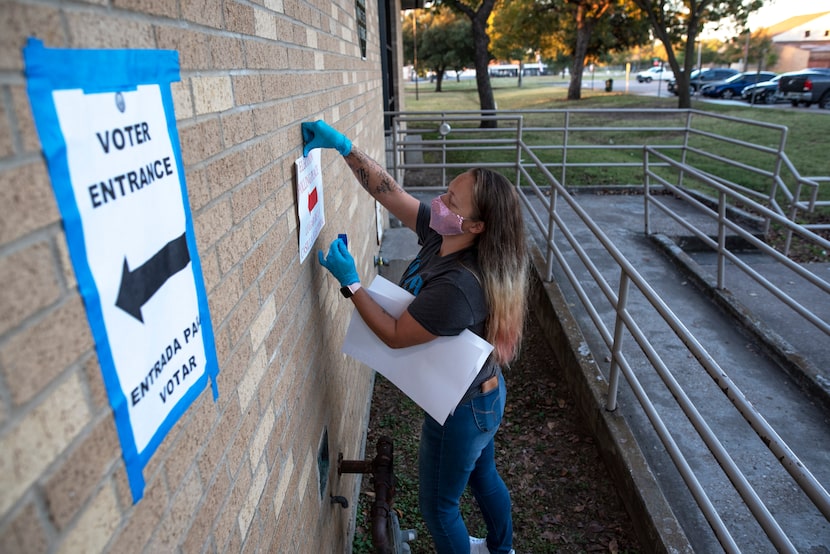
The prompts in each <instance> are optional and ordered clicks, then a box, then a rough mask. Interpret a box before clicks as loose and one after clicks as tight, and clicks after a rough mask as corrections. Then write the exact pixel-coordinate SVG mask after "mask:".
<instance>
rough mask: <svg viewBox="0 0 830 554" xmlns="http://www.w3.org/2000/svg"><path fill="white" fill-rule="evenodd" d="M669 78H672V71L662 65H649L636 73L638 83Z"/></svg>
mask: <svg viewBox="0 0 830 554" xmlns="http://www.w3.org/2000/svg"><path fill="white" fill-rule="evenodd" d="M670 79H674V73H672V70H671V69H663V68H662V67H649V68H648V69H646V70H645V71H641V72H639V73H637V82H638V83H650V82H652V81H668V80H670Z"/></svg>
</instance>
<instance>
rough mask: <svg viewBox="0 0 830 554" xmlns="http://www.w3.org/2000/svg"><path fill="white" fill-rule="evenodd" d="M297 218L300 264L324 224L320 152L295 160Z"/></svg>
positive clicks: (324, 212)
mask: <svg viewBox="0 0 830 554" xmlns="http://www.w3.org/2000/svg"><path fill="white" fill-rule="evenodd" d="M294 165H295V166H296V167H297V216H298V218H299V220H300V263H302V262H303V261H304V260H305V259H306V256H308V253H309V252H311V249H312V247H313V246H314V241H316V240H317V237H318V236H320V231H321V230H322V229H323V225H325V224H326V210H325V205H324V202H323V172H322V168H321V167H320V150H319V149H314V150H312V151H311V152H309V154H308V156H305V157H302V158H297V160H296V161H295V162H294Z"/></svg>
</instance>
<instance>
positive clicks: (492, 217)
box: [471, 168, 528, 365]
mask: <svg viewBox="0 0 830 554" xmlns="http://www.w3.org/2000/svg"><path fill="white" fill-rule="evenodd" d="M471 172H472V173H473V176H474V177H475V184H474V185H473V202H474V204H475V210H476V212H477V215H478V217H477V218H476V219H478V220H480V221H482V222H484V231H483V232H482V233H481V234H479V235H478V261H479V267H480V268H481V274H482V280H483V281H484V292H485V294H486V296H487V305H488V307H489V309H490V315H489V317H488V320H487V337H486V338H487V341H488V342H489V343H490V344H492V345H493V346H494V347H495V349H494V351H493V356H494V358H495V361H496V362H497V363H498V364H501V365H504V364H507V363H509V362H510V361H511V360H513V359H514V358H515V357H516V356H517V355H518V353H519V348H520V346H521V342H522V332H523V331H524V319H525V312H526V310H527V288H528V275H527V272H528V256H527V246H526V243H525V229H524V220H523V217H522V207H521V202H520V200H519V195H518V193H517V192H516V190H515V188H514V187H513V184H512V183H511V182H510V181H509V180H508V179H507V178H506V177H504V176H503V175H501V174H500V173H497V172H495V171H492V170H489V169H485V168H475V169H472V170H471Z"/></svg>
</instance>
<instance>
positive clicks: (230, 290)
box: [208, 269, 242, 329]
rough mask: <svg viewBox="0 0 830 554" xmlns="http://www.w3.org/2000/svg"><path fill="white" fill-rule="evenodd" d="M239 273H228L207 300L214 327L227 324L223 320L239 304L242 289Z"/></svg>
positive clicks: (235, 271)
mask: <svg viewBox="0 0 830 554" xmlns="http://www.w3.org/2000/svg"><path fill="white" fill-rule="evenodd" d="M239 275H240V271H237V270H236V269H235V270H234V271H232V272H231V273H229V274H228V275H227V276H226V277H225V279H223V280H222V282H221V283H219V285H218V286H217V287H216V289H214V291H213V293H212V294H211V295H210V297H209V298H208V301H209V303H210V313H211V319H212V320H213V324H214V326H215V327H218V328H219V329H221V328H222V326H223V325H225V324H226V323H227V322H226V321H225V319H226V318H227V317H228V314H229V313H230V312H231V310H233V308H234V306H236V303H237V302H239V299H240V296H241V295H242V287H241V286H240V282H239Z"/></svg>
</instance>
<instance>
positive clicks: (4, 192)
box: [0, 161, 60, 244]
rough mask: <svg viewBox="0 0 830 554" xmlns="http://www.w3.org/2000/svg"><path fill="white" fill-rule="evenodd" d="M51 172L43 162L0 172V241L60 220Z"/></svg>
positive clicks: (6, 241)
mask: <svg viewBox="0 0 830 554" xmlns="http://www.w3.org/2000/svg"><path fill="white" fill-rule="evenodd" d="M59 219H60V216H59V214H58V207H57V204H56V203H55V196H54V194H53V193H52V184H51V183H50V181H49V174H48V173H47V172H46V166H45V165H44V163H43V162H42V161H37V162H34V163H29V164H25V165H21V166H18V167H13V168H10V169H6V170H4V171H2V172H0V243H2V244H5V243H8V242H11V241H13V240H15V239H17V238H19V237H22V236H23V235H25V234H27V233H30V232H32V231H34V230H36V229H40V228H42V227H46V226H47V225H50V224H52V223H55V222H56V221H59Z"/></svg>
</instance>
